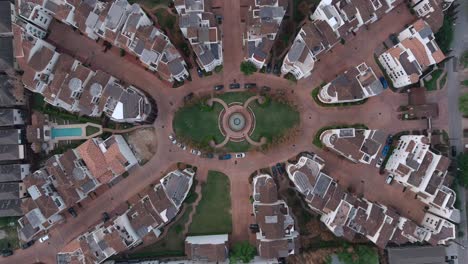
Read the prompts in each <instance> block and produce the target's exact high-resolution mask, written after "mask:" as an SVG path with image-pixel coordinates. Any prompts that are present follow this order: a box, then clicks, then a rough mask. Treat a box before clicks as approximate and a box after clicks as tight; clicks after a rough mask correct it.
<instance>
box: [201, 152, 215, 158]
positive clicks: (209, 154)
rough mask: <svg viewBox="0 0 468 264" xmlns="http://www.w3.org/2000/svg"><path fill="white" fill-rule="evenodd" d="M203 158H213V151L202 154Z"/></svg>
mask: <svg viewBox="0 0 468 264" xmlns="http://www.w3.org/2000/svg"><path fill="white" fill-rule="evenodd" d="M203 157H204V158H207V159H212V158H214V154H213V153H207V154H205V155H203Z"/></svg>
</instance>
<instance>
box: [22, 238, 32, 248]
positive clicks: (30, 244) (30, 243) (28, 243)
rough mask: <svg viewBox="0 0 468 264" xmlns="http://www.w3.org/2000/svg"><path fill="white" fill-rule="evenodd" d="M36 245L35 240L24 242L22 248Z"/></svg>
mask: <svg viewBox="0 0 468 264" xmlns="http://www.w3.org/2000/svg"><path fill="white" fill-rule="evenodd" d="M32 245H34V240H31V241H28V242H27V243H24V244H22V245H21V248H22V249H27V248H28V247H30V246H32Z"/></svg>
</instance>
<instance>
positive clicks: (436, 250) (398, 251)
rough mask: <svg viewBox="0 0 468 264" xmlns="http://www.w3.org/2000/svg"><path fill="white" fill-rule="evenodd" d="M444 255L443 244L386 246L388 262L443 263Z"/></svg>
mask: <svg viewBox="0 0 468 264" xmlns="http://www.w3.org/2000/svg"><path fill="white" fill-rule="evenodd" d="M445 256H446V254H445V248H444V247H443V246H435V247H430V246H427V247H403V248H388V262H389V264H439V263H440V264H444V263H446V262H445Z"/></svg>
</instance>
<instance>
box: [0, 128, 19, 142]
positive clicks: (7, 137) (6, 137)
mask: <svg viewBox="0 0 468 264" xmlns="http://www.w3.org/2000/svg"><path fill="white" fill-rule="evenodd" d="M0 144H2V145H9V144H12V145H14V144H21V130H20V129H13V128H12V129H2V130H0Z"/></svg>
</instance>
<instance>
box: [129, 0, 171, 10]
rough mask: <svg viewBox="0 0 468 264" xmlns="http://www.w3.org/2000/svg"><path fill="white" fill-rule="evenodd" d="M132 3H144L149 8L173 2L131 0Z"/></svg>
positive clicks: (168, 4) (166, 0) (169, 0)
mask: <svg viewBox="0 0 468 264" xmlns="http://www.w3.org/2000/svg"><path fill="white" fill-rule="evenodd" d="M128 2H129V3H130V4H135V3H136V4H139V5H143V6H145V7H148V8H154V7H156V6H157V5H165V6H170V5H171V4H172V0H129V1H128Z"/></svg>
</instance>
